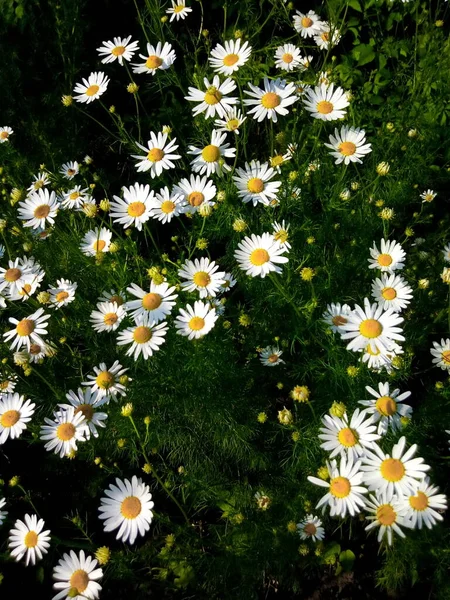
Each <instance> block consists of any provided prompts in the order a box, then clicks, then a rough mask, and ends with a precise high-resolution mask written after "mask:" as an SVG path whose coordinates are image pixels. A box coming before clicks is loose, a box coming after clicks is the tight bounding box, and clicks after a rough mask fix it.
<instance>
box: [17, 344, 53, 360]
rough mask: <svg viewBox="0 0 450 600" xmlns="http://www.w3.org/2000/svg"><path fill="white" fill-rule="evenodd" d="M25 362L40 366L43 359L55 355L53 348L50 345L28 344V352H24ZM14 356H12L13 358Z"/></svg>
mask: <svg viewBox="0 0 450 600" xmlns="http://www.w3.org/2000/svg"><path fill="white" fill-rule="evenodd" d="M25 354H26V357H27V362H29V363H37V364H40V363H41V362H42V361H43V360H44V358H47V357H48V356H54V355H55V347H54V346H53V345H52V344H46V343H43V344H36V343H33V344H30V352H29V353H28V352H26V353H25ZM15 356H16V355H14V357H15Z"/></svg>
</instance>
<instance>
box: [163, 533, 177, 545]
mask: <svg viewBox="0 0 450 600" xmlns="http://www.w3.org/2000/svg"><path fill="white" fill-rule="evenodd" d="M175 539H176V538H175V536H174V535H173V533H169V535H166V538H165V542H166V546H167V547H168V548H172V546H173V545H174V544H175Z"/></svg>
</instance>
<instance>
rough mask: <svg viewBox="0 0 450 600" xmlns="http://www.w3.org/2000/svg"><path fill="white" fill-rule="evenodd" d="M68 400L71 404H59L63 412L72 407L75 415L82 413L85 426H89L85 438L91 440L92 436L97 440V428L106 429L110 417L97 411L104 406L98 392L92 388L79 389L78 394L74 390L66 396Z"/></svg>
mask: <svg viewBox="0 0 450 600" xmlns="http://www.w3.org/2000/svg"><path fill="white" fill-rule="evenodd" d="M66 398H67V400H68V401H69V402H70V404H58V406H59V408H61V409H62V410H67V409H69V408H71V407H73V408H75V413H74V414H75V415H77V414H78V413H81V414H82V415H83V416H84V418H85V424H86V425H87V427H86V431H85V436H86V440H89V439H90V437H91V434H92V435H93V436H94V437H95V438H97V437H98V431H97V427H105V426H106V423H105V421H106V419H107V418H108V415H107V414H106V413H104V412H98V411H97V410H96V409H97V408H98V407H99V406H100V405H101V404H103V403H102V402H101V401H100V400H101V399H100V398H99V396H98V394H97V393H96V392H94V391H93V390H92V389H91V388H86V389H84V390H83V389H81V388H78V391H77V393H75V392H74V391H73V390H69V392H68V393H67V394H66Z"/></svg>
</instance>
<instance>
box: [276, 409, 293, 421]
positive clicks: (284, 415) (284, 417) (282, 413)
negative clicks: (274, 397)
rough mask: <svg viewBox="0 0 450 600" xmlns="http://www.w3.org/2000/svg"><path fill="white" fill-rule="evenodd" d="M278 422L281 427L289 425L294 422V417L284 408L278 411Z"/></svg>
mask: <svg viewBox="0 0 450 600" xmlns="http://www.w3.org/2000/svg"><path fill="white" fill-rule="evenodd" d="M278 421H279V422H280V423H281V424H282V425H291V424H292V423H293V422H294V416H293V414H292V412H291V411H290V410H289V409H287V408H286V407H284V408H283V410H279V411H278Z"/></svg>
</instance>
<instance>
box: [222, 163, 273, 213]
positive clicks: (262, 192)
mask: <svg viewBox="0 0 450 600" xmlns="http://www.w3.org/2000/svg"><path fill="white" fill-rule="evenodd" d="M236 173H237V174H236V175H233V181H234V183H235V185H236V187H237V188H238V196H239V197H240V198H241V199H242V202H253V206H256V205H257V204H258V202H260V203H261V204H264V206H269V204H270V201H271V200H275V199H276V197H277V194H278V191H279V189H280V187H281V181H270V180H271V179H272V178H273V177H274V176H275V170H274V169H272V167H269V165H268V163H262V164H261V163H260V162H259V160H252V162H251V163H250V164H249V163H247V162H246V163H245V169H242V168H240V167H239V168H238V169H236Z"/></svg>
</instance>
